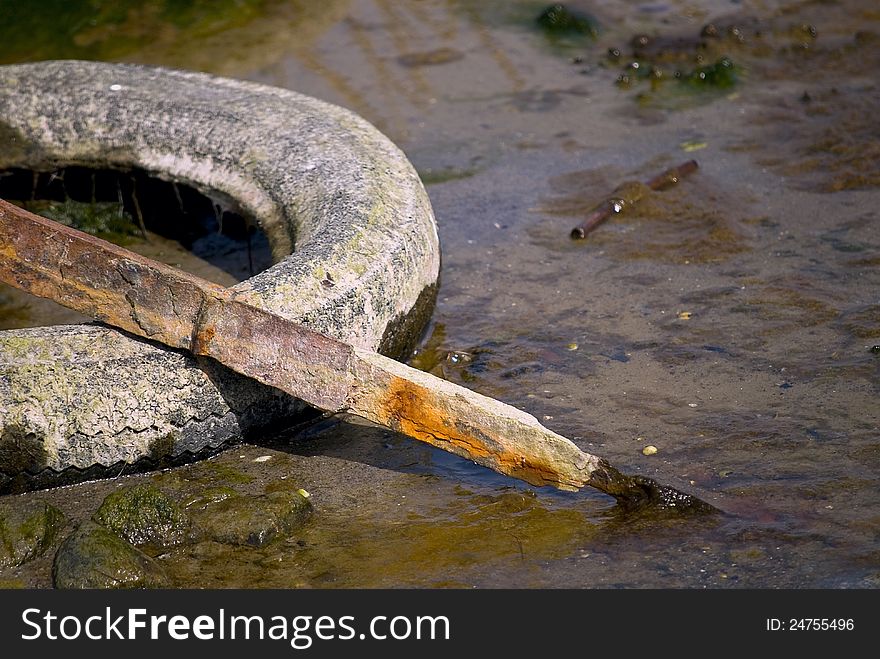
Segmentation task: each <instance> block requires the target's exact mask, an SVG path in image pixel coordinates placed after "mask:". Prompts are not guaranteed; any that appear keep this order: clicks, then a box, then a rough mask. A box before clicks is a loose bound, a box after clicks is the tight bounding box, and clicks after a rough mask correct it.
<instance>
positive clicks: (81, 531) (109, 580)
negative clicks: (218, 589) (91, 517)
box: [52, 521, 170, 588]
mask: <svg viewBox="0 0 880 659" xmlns="http://www.w3.org/2000/svg"><path fill="white" fill-rule="evenodd" d="M52 578H53V581H54V583H55V587H56V588H163V587H167V586H169V585H170V584H169V580H168V577H167V575H166V574H165V571H164V570H163V569H162V566H160V565H159V564H158V563H157V562H156V561H155V560H154V559H152V558H150V557H149V556H147V555H146V554H145V553H143V552H142V551H140V550H139V549H138V548H137V547H135V546H133V545H131V544H130V543H128V542H126V541H125V540H123V539H122V538H120V537H119V536H118V535H116V534H115V533H113V532H112V531H110V530H109V529H107V528H105V527H103V526H101V525H99V524H95V523H94V522H91V521H85V522H83V523H82V524H80V526H79V528H78V529H77V530H76V531H74V532H73V533H72V534H71V535H70V536H69V537H68V538H67V539H66V540H65V541H64V542H63V543H61V547H59V549H58V553H56V554H55V563H54V565H53V567H52Z"/></svg>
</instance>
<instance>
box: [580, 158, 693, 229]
mask: <svg viewBox="0 0 880 659" xmlns="http://www.w3.org/2000/svg"><path fill="white" fill-rule="evenodd" d="M697 167H698V165H697V161H696V160H688V161H687V162H684V163H682V164H680V165H678V166H677V167H670V168H669V169H667V170H666V171H664V172H662V173H661V174H658V175H657V176H655V177H654V178H652V179H651V180H649V181H647V182H646V183H645V184H644V185H643V184H641V183H624V184H623V185H621V186H620V187H619V188H617V189H616V190H615V191H614V192H613V193H612V195H611V196H610V197H609V198H608V199H606V200H605V201H603V202H602V203H600V204H599V205H598V206H596V207H595V208H594V209H593V210H591V211H590V213H589V214H588V215H587V217H586V218H585V219H584V221H583V222H581V223H580V224H578V225H577V226H576V227H575V228H574V229H572V230H571V237H572V238H574V239H575V240H581V239H583V238H586V237H587V234H588V233H590V232H591V231H592V230H593V229H595V228H596V227H597V226H599V225H600V224H602V223H603V222H604V221H605V220H607V219H608V218H609V217H611V216H612V215H615V214H616V213H622V212H623V211H624V210H625V209H627V208H629V207H630V206H632V205H633V204H635V203H636V202H637V201H638V200H639V199H641V198H642V197H643V196H644V193H645V192H646V191H647V190H654V191H659V190H666V189H667V188H671V187H672V186H673V185H675V184H676V183H678V182H679V181H680V180H681V179H682V178H684V177H685V176H687V175H688V174H691V173H692V172H695V171H696V170H697Z"/></svg>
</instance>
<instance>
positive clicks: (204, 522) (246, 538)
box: [193, 491, 312, 547]
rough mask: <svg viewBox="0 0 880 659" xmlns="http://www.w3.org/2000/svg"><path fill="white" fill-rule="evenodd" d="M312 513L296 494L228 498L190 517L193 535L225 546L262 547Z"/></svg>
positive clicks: (292, 528) (297, 525)
mask: <svg viewBox="0 0 880 659" xmlns="http://www.w3.org/2000/svg"><path fill="white" fill-rule="evenodd" d="M311 513H312V506H311V504H310V503H309V500H308V499H307V498H306V497H304V496H303V495H302V494H300V493H298V492H283V491H282V492H272V493H271V494H266V495H263V496H257V497H244V496H238V497H230V498H227V499H223V500H222V501H217V502H213V503H210V504H208V505H207V506H205V507H204V508H203V509H202V510H201V511H199V512H197V513H195V514H194V516H193V522H194V524H195V529H196V534H197V536H199V537H202V538H204V539H207V540H213V541H215V542H220V543H223V544H229V545H250V546H252V547H263V546H265V545H267V544H268V543H270V542H272V540H274V539H275V538H277V537H279V536H287V535H289V534H290V533H292V532H293V531H294V530H296V529H297V528H299V526H301V525H302V524H303V523H304V522H305V521H306V519H308V517H309V516H310V515H311Z"/></svg>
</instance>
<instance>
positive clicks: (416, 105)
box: [0, 0, 880, 587]
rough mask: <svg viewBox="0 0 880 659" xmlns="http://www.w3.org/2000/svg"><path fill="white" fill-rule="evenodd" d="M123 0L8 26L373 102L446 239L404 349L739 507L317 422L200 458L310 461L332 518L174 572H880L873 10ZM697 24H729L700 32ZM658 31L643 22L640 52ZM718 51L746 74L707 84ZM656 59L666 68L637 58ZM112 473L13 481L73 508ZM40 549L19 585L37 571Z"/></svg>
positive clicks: (649, 469) (610, 582) (586, 577)
mask: <svg viewBox="0 0 880 659" xmlns="http://www.w3.org/2000/svg"><path fill="white" fill-rule="evenodd" d="M135 4H136V5H138V6H139V7H140V6H143V9H134V8H132V9H128V10H125V11H123V10H120V11H119V12H117V13H116V14H115V15H114V16H112V17H109V16H103V17H100V20H101V21H103V22H99V23H98V24H97V25H89V24H88V21H87V19H83V20H85V21H86V22H85V23H83V22H82V21H81V22H80V25H79V27H75V26H73V23H72V22H71V23H70V25H68V26H67V28H65V29H62V26H61V25H55V26H52V28H53V29H55V30H56V31H57V32H58V33H60V34H61V35H62V36H63V38H62V39H57V40H49V39H45V40H39V39H37V40H33V42H29V43H26V44H20V45H19V44H15V43H10V42H9V41H8V40H7V42H6V45H5V46H4V48H5V49H6V50H3V51H0V60H2V61H6V62H8V61H22V60H27V59H34V58H44V57H56V56H64V57H102V58H110V59H119V60H124V61H138V62H145V63H152V64H164V65H170V66H176V67H183V68H200V69H203V70H208V71H212V72H217V73H222V74H225V75H234V76H237V77H242V78H248V79H252V80H257V81H261V82H265V83H269V84H273V85H279V86H283V87H289V88H291V89H295V90H297V91H300V92H304V93H307V94H311V95H314V96H317V97H319V98H323V99H325V100H328V101H331V102H334V103H338V104H341V105H344V106H346V107H349V108H351V109H353V110H355V111H356V112H358V113H360V114H362V115H363V116H364V117H365V118H367V119H368V120H370V121H371V122H373V123H374V124H376V125H377V126H378V127H379V128H380V129H382V130H383V131H384V132H385V133H386V134H387V135H389V137H391V139H393V140H394V141H395V142H396V143H397V144H398V145H400V146H401V148H403V149H404V151H406V153H407V155H408V156H409V158H410V159H411V160H412V162H413V163H414V164H415V166H416V168H417V169H418V170H419V172H420V174H421V175H422V177H423V180H424V181H425V183H426V185H427V189H428V192H429V195H430V197H431V201H432V203H433V206H434V211H435V214H436V216H437V220H438V224H439V228H440V238H441V243H442V247H443V270H442V276H441V281H442V286H441V290H440V296H439V300H438V305H437V309H436V311H435V313H434V316H433V320H432V324H431V327H430V328H429V333H428V335H427V336H426V338H425V341H424V342H423V345H422V347H421V348H420V350H419V352H418V354H416V355H415V356H414V358H413V363H414V364H415V365H417V366H419V367H420V368H424V369H426V370H431V371H433V372H435V373H437V374H441V375H443V376H444V377H446V378H448V379H450V380H453V381H456V382H459V383H462V384H465V385H466V386H468V387H470V388H473V389H475V390H478V391H480V392H482V393H485V394H488V395H491V396H494V397H496V398H499V399H501V400H504V401H506V402H509V403H512V404H513V405H516V406H518V407H520V408H522V409H525V410H527V411H529V412H531V413H533V414H535V415H536V416H537V417H538V418H539V419H540V420H541V421H542V422H543V423H544V424H545V425H547V426H548V427H550V428H551V429H553V430H555V431H557V432H559V433H561V434H563V435H566V436H568V437H570V438H572V439H573V440H575V441H576V442H577V443H578V444H579V445H580V446H581V447H582V448H583V449H584V450H587V451H589V452H593V453H596V454H598V455H601V456H603V457H605V458H607V459H608V460H609V461H611V462H612V463H613V464H615V465H616V466H618V467H619V468H621V469H623V470H625V471H629V472H632V473H640V474H644V475H648V476H652V477H654V478H656V479H657V480H659V481H661V482H664V483H668V484H670V485H673V486H676V487H679V488H681V489H684V490H686V491H689V492H693V493H695V494H697V495H698V496H700V497H702V498H703V499H705V500H706V501H709V502H711V503H712V504H714V505H716V506H717V507H719V508H721V509H722V510H723V511H724V512H725V514H724V515H722V516H719V517H715V518H709V519H686V520H682V519H670V518H665V517H662V516H657V515H651V514H641V515H633V514H625V513H624V512H622V511H620V510H618V509H616V508H615V506H614V504H613V501H612V500H610V499H608V498H607V497H604V496H603V495H600V494H598V493H592V492H583V493H578V494H574V495H569V494H559V493H555V492H551V491H545V490H539V491H532V490H530V489H528V488H526V487H523V486H521V485H520V484H518V483H516V482H514V481H511V480H508V479H504V478H501V477H498V476H496V475H494V474H492V473H490V472H486V471H485V470H482V469H479V468H477V467H475V466H473V465H470V464H469V463H467V462H464V461H461V460H458V459H457V458H454V457H452V456H448V455H446V454H442V453H440V452H438V451H435V450H433V449H430V448H426V447H424V446H421V445H418V444H416V443H414V442H411V441H409V440H407V439H405V438H402V437H399V436H395V435H392V434H390V433H388V432H386V431H384V430H379V429H374V428H368V427H364V426H360V425H353V424H348V423H346V424H339V423H327V424H325V425H324V426H318V427H316V428H313V429H311V430H309V431H308V432H307V434H306V436H297V437H296V438H295V441H293V440H292V439H291V438H290V437H288V436H284V437H280V438H266V443H265V445H264V446H260V447H254V446H244V447H236V448H232V449H230V450H229V451H226V452H225V453H223V454H222V455H221V456H219V457H217V458H215V459H214V460H213V461H212V464H213V463H217V464H220V465H227V466H230V467H234V469H236V470H237V471H238V472H240V473H242V474H244V475H246V476H247V478H246V479H245V481H246V482H244V481H239V484H238V485H237V486H238V487H241V488H244V489H245V490H247V489H248V488H252V489H253V491H255V492H256V491H262V488H263V486H264V484H265V483H268V482H272V481H275V480H278V479H281V478H282V476H283V477H285V478H293V479H296V480H297V481H298V482H301V483H302V486H303V487H305V488H306V489H307V490H309V491H310V492H311V493H312V497H313V498H312V500H313V502H314V505H315V507H316V515H315V517H314V519H313V520H312V521H311V522H310V524H309V526H308V527H307V529H306V531H305V532H304V535H303V536H302V537H301V538H299V539H298V541H297V542H292V543H278V544H275V545H272V546H270V547H269V548H265V549H261V550H256V549H236V550H229V549H226V548H223V547H215V546H212V547H201V548H200V549H199V551H195V550H190V549H180V550H176V551H174V552H170V553H169V554H168V555H167V556H164V557H163V560H164V561H165V562H166V564H167V566H168V568H169V570H170V571H171V573H172V575H173V576H174V579H175V583H176V584H178V585H180V586H187V585H202V584H205V583H210V584H212V585H216V586H230V587H237V586H245V585H250V586H256V587H263V586H266V587H269V586H276V587H277V586H281V587H289V586H302V587H307V586H312V587H334V586H339V587H354V586H366V587H371V586H460V587H470V586H479V587H495V586H523V587H572V586H574V587H581V586H584V587H586V586H602V587H704V586H708V587H730V586H739V587H742V586H749V587H878V586H880V512H878V508H877V503H876V498H877V497H876V495H877V491H878V485H880V483H878V481H880V430H878V412H880V404H878V384H880V377H878V376H880V354H878V353H880V348H876V349H874V350H872V347H873V346H875V345H878V344H880V238H878V234H877V230H876V227H877V221H878V217H877V213H878V211H877V205H878V201H880V193H878V186H880V153H878V151H877V148H878V144H880V119H878V117H877V114H876V111H875V109H876V107H877V102H878V100H880V88H878V86H877V78H876V72H877V66H878V64H880V36H878V35H880V11H878V10H877V9H876V7H875V6H874V3H872V2H868V1H867V0H865V1H864V2H857V1H855V0H852V1H849V2H847V1H843V2H839V3H833V4H828V3H811V2H750V1H748V0H745V1H743V2H741V3H735V4H732V3H728V2H720V1H719V2H710V3H690V2H669V3H662V2H661V3H642V2H598V1H597V2H593V3H581V2H573V3H569V6H571V7H576V8H580V9H584V10H587V11H589V12H590V13H591V14H592V15H593V16H594V17H595V18H596V20H597V21H598V23H599V25H600V30H599V34H598V36H597V37H596V38H595V39H594V38H592V37H590V36H584V35H567V36H548V35H546V34H544V33H542V32H541V31H540V30H538V29H536V28H535V26H534V23H533V19H534V17H535V16H537V15H538V13H539V12H540V11H541V9H542V5H541V4H540V3H533V2H476V1H474V2H467V1H465V0H461V1H456V0H448V1H443V0H422V1H416V0H408V1H399V2H390V1H387V0H352V1H350V2H343V1H337V2H332V1H331V2H324V3H321V9H320V11H317V10H315V9H314V8H312V9H308V8H307V7H306V5H307V4H310V3H280V2H271V1H267V2H262V3H258V2H254V3H237V6H238V7H239V8H244V9H241V10H240V11H239V12H238V13H228V12H227V13H226V14H222V13H221V14H219V17H218V15H212V14H211V12H210V11H208V10H207V9H204V8H203V9H202V10H200V11H195V10H193V12H191V13H189V14H187V13H185V12H184V13H183V14H181V12H180V11H177V12H176V13H175V12H173V11H171V10H170V9H169V8H174V7H177V6H178V4H179V3H173V2H167V3H166V2H147V3H141V2H139V3H133V4H132V7H134V5H135ZM196 4H197V5H198V3H196ZM121 6H122V7H125V6H126V5H125V4H124V3H123V4H122V5H121ZM312 7H314V5H312ZM126 12H127V13H126ZM200 12H201V13H200ZM57 20H71V21H72V19H69V18H65V17H64V16H61V17H60V18H58V19H57ZM151 21H152V22H151ZM710 22H711V23H712V24H713V25H715V26H716V28H717V29H716V32H717V33H719V34H720V35H721V36H719V37H714V36H708V37H703V39H702V40H703V41H705V42H706V46H705V48H702V47H700V46H698V45H697V44H698V43H699V42H700V40H701V39H700V34H701V30H702V29H703V28H704V26H706V25H707V24H708V23H710ZM137 26H140V27H139V28H138V29H141V30H147V27H144V26H150V29H153V26H155V33H156V34H158V35H159V36H158V37H156V38H155V39H152V38H151V39H149V40H146V39H140V40H139V37H138V36H137V34H134V32H133V30H134V31H136V30H135V28H136V27H137ZM811 28H812V29H811ZM709 32H710V33H711V30H710V31H709ZM642 33H644V34H648V35H651V36H652V37H656V38H654V39H652V40H649V41H648V43H647V44H645V43H641V44H640V43H639V42H638V41H636V42H635V45H633V37H634V36H635V35H638V34H642ZM814 33H815V36H814ZM32 43H34V44H38V45H40V47H39V48H37V47H36V46H32ZM32 47H33V48H34V50H29V48H32ZM609 48H616V49H618V50H619V51H620V53H621V55H620V58H619V59H614V58H609V57H608V56H607V52H608V50H609ZM699 55H702V60H698V59H697V56H699ZM722 56H727V57H729V58H730V60H731V61H732V62H733V63H734V65H735V72H736V82H735V84H732V85H727V84H726V82H725V84H718V85H714V86H713V85H708V86H705V87H706V88H703V87H701V86H700V85H699V84H697V83H695V82H694V78H693V76H692V74H693V72H695V71H699V70H700V68H701V67H703V66H707V65H711V64H713V63H715V62H717V61H718V59H719V58H720V57H722ZM634 60H637V61H638V62H639V64H640V67H639V69H634V68H633V67H627V64H628V63H630V62H632V61H634ZM651 67H654V68H655V69H657V70H660V72H661V77H660V78H658V77H657V74H656V73H655V74H653V75H648V76H645V77H644V78H642V77H641V76H642V74H641V71H644V70H646V69H647V70H649V71H650V70H651ZM675 70H679V71H680V72H681V73H682V76H681V78H675V75H674V72H675ZM623 75H625V76H628V77H629V81H630V82H629V84H628V86H627V85H626V84H621V83H622V82H624V81H621V82H616V81H617V80H618V78H619V77H620V76H623ZM652 80H653V82H652ZM690 158H695V159H696V160H697V161H698V162H699V165H700V167H699V170H698V171H697V172H696V173H695V174H693V175H691V176H690V177H688V178H686V179H683V180H682V181H681V182H680V183H679V184H678V185H676V186H674V187H673V188H671V189H669V190H666V191H663V192H654V193H650V194H649V195H648V196H647V197H646V198H645V199H643V200H641V201H640V202H639V203H638V204H637V205H636V206H635V207H634V208H632V209H631V210H629V211H627V212H624V213H622V214H620V215H619V216H616V217H613V218H611V219H610V220H609V221H607V222H606V223H605V224H603V225H602V226H601V227H600V228H598V229H597V230H596V231H595V232H594V233H593V234H591V235H590V236H589V238H588V239H587V240H585V241H582V242H574V241H572V240H571V239H570V238H569V231H570V230H571V228H572V227H573V226H574V225H575V224H577V223H578V222H580V221H581V219H582V218H583V217H584V216H585V215H586V213H587V212H588V211H589V210H590V209H591V208H592V207H593V206H594V205H595V204H597V203H598V202H600V201H602V200H603V199H604V198H606V197H607V196H608V195H610V194H611V193H612V191H613V190H614V189H615V188H616V187H617V186H618V185H619V184H621V183H623V182H624V181H630V180H641V181H645V180H647V179H649V178H650V177H651V176H654V175H655V174H658V173H660V172H661V171H662V170H663V169H665V168H667V167H670V166H672V165H676V164H678V163H680V162H683V161H685V160H688V159H690ZM3 294H4V293H2V292H0V295H3ZM3 300H4V298H2V297H0V305H2V304H3ZM21 304H22V303H20V302H16V303H15V304H7V306H6V307H3V306H0V310H2V311H0V313H3V319H2V321H0V322H3V323H4V326H9V325H13V324H16V323H17V324H23V323H31V324H39V323H42V322H47V320H46V319H47V318H48V316H42V315H40V313H38V312H35V311H34V310H33V309H26V308H23V307H22V306H21ZM16 314H17V315H16ZM649 444H650V445H654V446H656V447H657V448H658V451H657V453H656V454H654V455H650V456H646V455H644V454H643V453H642V448H643V447H644V446H646V445H649ZM262 455H271V456H273V457H272V459H270V460H267V461H264V462H254V461H253V460H254V458H256V457H258V456H262ZM240 456H243V457H240ZM204 468H208V467H206V466H204V465H201V466H200V465H196V466H193V467H188V468H185V469H204ZM182 473H187V472H182ZM144 478H148V477H147V476H133V477H129V478H123V479H121V480H124V481H125V482H129V481H132V480H141V479H144ZM247 479H250V480H247ZM118 482H119V481H118V480H117V481H109V482H100V483H92V484H84V485H79V486H75V487H72V488H67V489H65V490H56V491H48V492H42V493H34V494H29V495H26V496H27V497H31V498H35V497H36V498H47V499H49V500H52V501H55V502H57V505H59V506H60V507H62V509H63V510H65V512H67V513H68V514H69V515H71V516H72V517H74V518H76V517H78V516H80V517H81V516H87V515H88V514H90V513H91V512H92V510H94V508H95V507H97V505H98V503H99V502H100V499H101V498H102V496H103V495H104V494H106V492H108V491H110V490H111V489H112V488H113V487H115V486H116V485H117V484H118ZM44 567H45V561H44V562H43V566H42V568H44ZM42 568H41V567H40V564H39V563H37V564H33V565H32V566H31V567H30V568H21V569H18V570H11V569H10V570H6V571H0V579H3V580H5V581H6V582H8V583H19V584H23V585H29V584H44V585H45V583H46V581H45V580H46V578H47V577H46V575H45V571H43V572H40V569H42Z"/></svg>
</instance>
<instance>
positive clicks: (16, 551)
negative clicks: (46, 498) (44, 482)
mask: <svg viewBox="0 0 880 659" xmlns="http://www.w3.org/2000/svg"><path fill="white" fill-rule="evenodd" d="M64 524H65V517H64V514H63V513H62V512H61V511H60V510H58V509H57V508H55V507H54V506H51V505H49V504H46V503H42V502H39V501H30V502H27V503H21V504H17V505H13V504H12V503H3V504H0V568H2V567H9V566H13V565H21V564H22V563H25V562H27V561H30V560H32V559H34V558H36V557H37V556H40V555H41V554H43V553H44V552H45V551H46V550H47V549H48V548H49V547H51V546H52V545H53V544H54V542H55V540H56V539H57V537H58V534H59V532H60V531H61V529H63V528H64Z"/></svg>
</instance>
